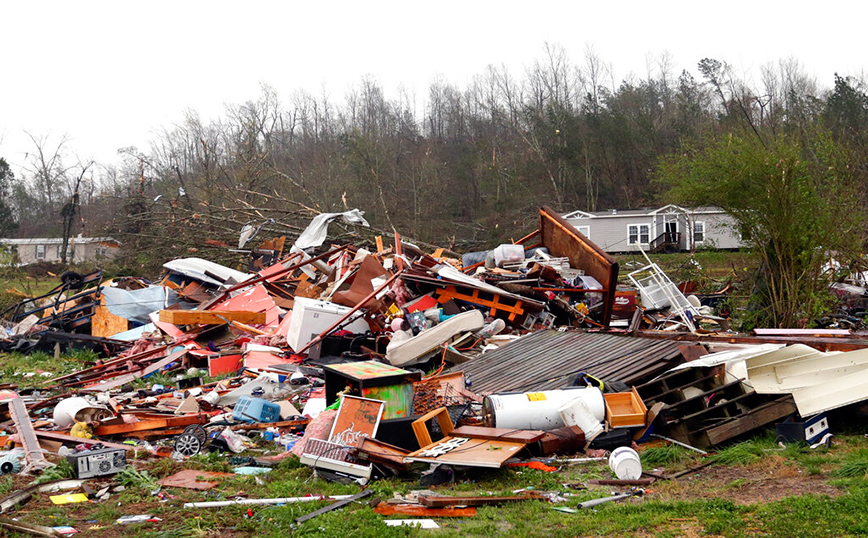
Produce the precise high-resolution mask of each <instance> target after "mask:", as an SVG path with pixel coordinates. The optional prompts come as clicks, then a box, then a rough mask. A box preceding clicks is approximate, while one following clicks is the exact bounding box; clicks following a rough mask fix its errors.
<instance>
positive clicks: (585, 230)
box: [576, 226, 591, 239]
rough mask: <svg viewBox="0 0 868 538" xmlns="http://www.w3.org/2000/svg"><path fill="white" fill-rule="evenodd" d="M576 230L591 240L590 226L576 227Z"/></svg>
mask: <svg viewBox="0 0 868 538" xmlns="http://www.w3.org/2000/svg"><path fill="white" fill-rule="evenodd" d="M576 230H578V231H579V232H580V233H581V234H583V235H584V236H585V237H587V238H588V239H590V238H591V227H590V226H576Z"/></svg>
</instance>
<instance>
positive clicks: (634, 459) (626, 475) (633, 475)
mask: <svg viewBox="0 0 868 538" xmlns="http://www.w3.org/2000/svg"><path fill="white" fill-rule="evenodd" d="M609 469H612V472H613V473H615V476H617V477H618V479H619V480H639V478H640V477H641V476H642V461H641V460H640V459H639V453H638V452H636V451H635V450H633V449H632V448H630V447H628V446H622V447H619V448H616V449H615V450H613V451H612V453H611V454H610V455H609Z"/></svg>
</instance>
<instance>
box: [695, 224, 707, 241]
mask: <svg viewBox="0 0 868 538" xmlns="http://www.w3.org/2000/svg"><path fill="white" fill-rule="evenodd" d="M693 241H694V242H695V243H702V242H703V241H705V223H704V222H701V221H700V222H694V223H693Z"/></svg>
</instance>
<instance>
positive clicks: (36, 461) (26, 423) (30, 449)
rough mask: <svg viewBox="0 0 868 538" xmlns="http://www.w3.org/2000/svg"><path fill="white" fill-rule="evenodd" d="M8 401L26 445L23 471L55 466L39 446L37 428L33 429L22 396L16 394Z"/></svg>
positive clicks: (21, 437)
mask: <svg viewBox="0 0 868 538" xmlns="http://www.w3.org/2000/svg"><path fill="white" fill-rule="evenodd" d="M8 403H9V413H10V414H11V415H12V422H14V423H15V429H16V430H17V431H18V438H19V440H20V441H21V444H22V445H23V446H24V455H25V456H26V458H27V465H26V466H25V467H24V470H23V471H22V472H23V473H26V472H28V471H32V470H37V471H41V470H42V469H46V468H48V467H53V466H54V464H53V463H51V462H50V461H48V460H47V459H45V456H44V455H43V454H42V447H40V446H39V439H37V438H36V430H34V429H33V423H32V422H30V415H29V414H27V408H26V407H24V402H22V401H21V397H20V396H18V394H15V397H14V398H12V399H11V400H8Z"/></svg>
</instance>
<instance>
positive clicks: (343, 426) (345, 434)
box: [329, 395, 386, 446]
mask: <svg viewBox="0 0 868 538" xmlns="http://www.w3.org/2000/svg"><path fill="white" fill-rule="evenodd" d="M385 408H386V402H384V401H382V400H371V399H369V398H360V397H358V396H347V395H342V396H341V405H340V407H338V414H337V417H336V418H335V423H334V424H333V425H332V430H331V432H330V433H329V441H330V442H332V443H335V444H339V445H344V446H356V445H357V444H358V442H359V439H360V438H361V437H374V435H376V433H377V427H379V425H380V418H381V417H382V416H383V410H384V409H385Z"/></svg>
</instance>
